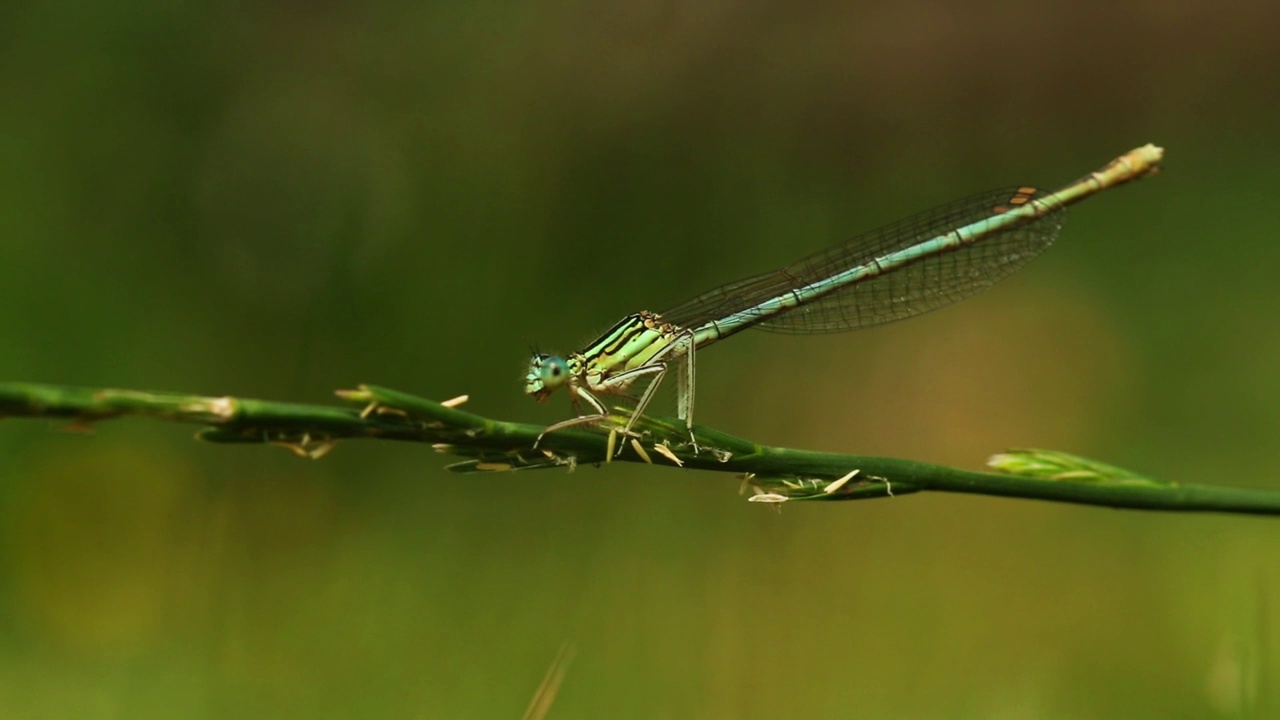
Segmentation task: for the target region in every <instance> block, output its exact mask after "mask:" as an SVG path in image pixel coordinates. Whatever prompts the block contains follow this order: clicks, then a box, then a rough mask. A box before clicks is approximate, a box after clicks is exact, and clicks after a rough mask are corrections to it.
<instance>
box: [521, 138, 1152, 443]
mask: <svg viewBox="0 0 1280 720" xmlns="http://www.w3.org/2000/svg"><path fill="white" fill-rule="evenodd" d="M1163 153H1164V151H1163V150H1162V149H1161V148H1158V147H1156V146H1155V145H1146V146H1143V147H1140V148H1137V149H1135V150H1131V151H1129V152H1128V153H1125V154H1124V155H1122V156H1120V157H1118V158H1116V159H1115V160H1112V161H1111V163H1110V164H1108V165H1107V166H1106V167H1104V168H1102V169H1101V170H1098V171H1097V172H1094V173H1090V174H1089V175H1086V176H1084V177H1082V178H1080V179H1079V180H1077V181H1075V182H1073V183H1071V184H1070V185H1067V186H1066V187H1063V188H1062V189H1060V190H1057V191H1054V192H1051V193H1044V192H1041V191H1040V190H1039V189H1037V188H1034V187H1026V186H1022V187H1015V188H1007V189H1004V190H995V191H992V192H988V193H983V194H981V195H975V196H973V197H971V198H968V199H966V200H960V201H958V202H954V203H951V204H949V205H943V206H941V207H938V208H935V209H933V210H930V211H928V212H925V213H922V214H920V215H917V216H915V217H912V218H909V219H907V220H903V221H901V222H897V223H894V224H892V225H887V226H885V227H882V228H880V229H879V230H873V231H871V232H869V233H866V234H865V235H861V236H859V237H856V238H853V239H852V240H848V241H846V242H842V243H840V244H838V245H834V246H832V247H829V248H827V249H826V250H822V251H820V252H817V253H815V254H813V255H810V256H809V257H806V258H804V259H802V260H799V261H797V262H795V263H793V264H791V265H788V266H786V267H784V268H782V269H781V270H775V271H773V272H769V273H765V274H763V275H756V276H754V277H749V278H746V279H744V280H738V281H736V282H731V283H729V284H728V285H724V286H722V287H719V288H716V289H714V290H709V291H707V292H705V293H703V294H702V295H699V296H697V297H695V298H693V299H692V300H689V301H688V302H686V303H684V304H682V305H679V306H677V307H675V308H673V309H671V310H668V311H666V312H662V313H653V312H649V311H647V310H646V311H641V312H639V313H636V314H634V315H628V316H627V317H625V318H623V319H622V321H621V322H619V323H618V324H617V325H614V326H613V327H612V328H610V329H609V331H608V332H606V333H605V334H604V335H602V336H600V338H599V339H598V340H596V341H595V342H594V343H592V344H591V345H590V346H588V347H587V348H586V349H584V350H582V351H581V352H576V353H570V354H569V355H568V356H567V357H560V356H556V355H546V354H542V353H536V352H535V353H534V355H533V358H532V360H530V362H529V374H528V376H527V377H526V378H525V392H526V393H528V394H530V395H532V396H534V397H535V398H536V399H538V400H539V401H542V400H545V399H546V398H547V397H548V396H549V395H550V394H551V393H552V392H554V391H555V390H556V389H558V388H560V387H561V386H566V387H568V389H569V399H570V401H571V402H572V404H573V408H574V411H575V413H576V414H577V417H574V418H571V419H569V420H564V421H562V422H558V423H555V424H554V425H551V426H549V427H547V429H546V430H544V431H543V435H545V434H546V433H549V432H553V431H556V430H561V429H564V428H567V427H572V426H575V425H588V424H595V423H599V422H601V421H602V420H604V419H606V418H607V417H608V416H609V412H608V409H607V408H606V407H605V405H604V402H603V401H602V400H601V399H600V397H599V396H601V395H625V394H626V391H627V390H628V388H629V387H630V386H631V385H632V384H633V383H635V382H636V381H637V380H640V379H642V378H647V379H648V380H649V384H648V386H647V387H646V388H645V389H644V392H643V393H642V394H641V395H640V397H639V399H638V400H637V401H636V404H635V409H634V410H633V411H632V413H631V417H630V419H629V420H628V421H627V424H626V427H625V429H624V430H623V432H624V433H630V432H631V428H632V426H633V425H634V424H635V422H636V420H637V418H639V417H640V415H641V414H642V413H643V412H644V411H645V408H647V407H648V406H649V402H650V401H651V400H652V399H653V396H654V393H655V391H657V389H658V386H659V385H660V384H661V383H662V380H663V378H664V377H665V376H666V374H667V370H668V369H669V368H672V367H674V368H675V370H676V378H677V381H678V382H677V393H676V396H677V400H676V406H677V407H676V412H677V415H678V416H679V417H680V418H681V419H682V420H684V421H685V424H686V426H687V427H688V429H689V430H690V436H691V437H692V430H693V396H694V371H695V367H696V366H695V363H694V356H695V354H696V351H698V350H701V349H702V348H704V347H706V346H708V345H710V344H711V343H713V342H716V341H717V340H722V339H724V338H726V337H729V336H730V335H732V334H734V333H736V332H738V331H740V330H746V329H747V328H759V329H761V330H770V331H773V332H780V333H822V332H836V331H840V330H852V329H856V328H864V327H870V326H872V325H880V324H883V323H887V322H893V321H894V320H901V319H903V318H908V317H911V316H913V315H919V314H920V313H923V312H927V311H929V310H933V309H935V308H939V307H942V306H943V305H947V304H950V303H953V302H955V301H957V300H961V299H963V298H966V297H969V296H970V295H973V294H975V293H977V292H978V291H980V290H983V289H985V288H988V287H990V286H991V285H994V284H995V283H996V282H997V281H998V280H1000V279H1001V278H1003V277H1006V276H1007V275H1009V274H1010V273H1012V272H1013V271H1015V270H1017V269H1018V268H1020V267H1022V266H1023V265H1026V264H1027V263H1028V262H1030V261H1031V259H1032V258H1034V257H1035V256H1037V255H1039V254H1040V253H1041V252H1042V251H1044V249H1045V248H1047V247H1048V246H1049V245H1050V244H1051V243H1052V242H1053V241H1054V239H1055V238H1057V237H1058V233H1059V231H1061V229H1062V223H1063V220H1064V219H1065V215H1066V212H1065V211H1066V207H1067V206H1068V205H1071V204H1073V203H1076V202H1079V201H1080V200H1083V199H1085V198H1087V197H1089V196H1091V195H1093V194H1095V193H1098V192H1101V191H1103V190H1106V189H1107V188H1110V187H1115V186H1117V185H1122V184H1124V183H1126V182H1129V181H1130V180H1136V179H1138V178H1141V177H1143V176H1145V175H1148V174H1151V173H1153V172H1155V171H1156V170H1157V168H1158V166H1159V164H1160V160H1161V157H1162V156H1163ZM584 404H585V406H586V411H585V412H584Z"/></svg>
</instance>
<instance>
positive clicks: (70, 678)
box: [0, 0, 1280, 718]
mask: <svg viewBox="0 0 1280 720" xmlns="http://www.w3.org/2000/svg"><path fill="white" fill-rule="evenodd" d="M1277 26H1280V6H1277V5H1276V4H1275V3H1268V2H1263V1H1261V0H1259V1H1258V2H1238V3H1232V2H1227V3H1170V2H1165V1H1164V0H1149V1H1147V2H1115V1H1114V0H1111V1H1106V2H1104V1H1102V0H1084V1H1080V0H1074V1H1072V2H1064V1H1053V2H1037V3H1023V2H1008V1H1006V2H975V3H942V2H911V1H906V2H903V1H899V2H884V3H847V2H815V3H794V4H793V3H769V2H749V3H733V2H706V1H701V0H695V1H693V2H684V3H676V2H662V1H655V0H634V1H633V2H628V3H612V4H591V3H571V2H544V3H526V4H511V3H496V2H484V1H483V0H482V1H480V2H472V3H410V2H371V3H364V4H355V3H348V4H344V3H302V2H266V3H256V4H254V3H249V4H245V3H235V4H200V3H184V2H181V1H173V0H169V1H166V0H122V1H119V2H113V3H105V2H99V3H93V2H87V3H60V2H42V1H39V0H11V1H10V2H8V3H5V5H4V6H3V8H2V9H0V158H3V164H2V165H0V218H2V220H0V222H2V225H3V233H2V235H0V338H2V341H3V346H2V348H3V352H0V378H3V379H4V380H23V381H40V382H51V383H65V384H75V385H100V386H112V387H131V388H153V389H165V390H179V391H190V392H198V393H207V394H236V395H243V396H250V397H254V396H258V397H268V398H273V399H282V400H299V401H328V400H331V399H332V398H331V395H330V393H331V391H332V389H334V388H339V387H350V386H353V385H354V384H356V383H359V382H372V383H377V384H382V385H387V386H391V387H396V388H400V389H403V390H405V391H409V392H413V393H417V394H421V395H426V396H429V397H435V398H441V399H443V398H446V397H452V396H454V395H457V394H460V393H469V394H470V395H471V398H472V399H471V404H470V405H469V408H470V409H473V410H474V411H476V412H481V413H484V414H488V415H492V416H494V417H501V418H509V419H518V420H524V421H530V422H551V421H553V420H555V419H559V418H563V417H565V416H566V415H567V413H568V412H569V408H568V404H567V402H566V401H565V400H564V399H563V398H557V402H552V403H548V404H547V405H544V406H539V405H536V404H534V403H532V402H530V401H529V400H528V399H527V398H526V397H524V396H523V395H522V393H521V376H522V374H523V371H524V363H525V361H526V356H527V351H528V347H529V345H531V344H533V343H537V344H539V345H540V346H542V347H543V348H550V349H566V350H567V349H573V348H576V347H578V346H580V345H582V344H584V343H585V342H586V341H588V340H590V339H592V338H593V337H594V336H595V334H596V333H597V332H599V331H601V330H603V329H604V328H606V327H608V326H609V325H611V324H612V323H613V322H615V321H616V320H617V319H618V318H619V317H620V316H622V315H624V314H626V313H628V312H632V311H634V310H637V309H641V308H650V309H654V310H661V309H662V308H663V307H666V306H669V305H674V304H676V303H677V302H679V301H682V300H684V299H685V298H686V297H688V296H690V295H691V294H693V293H697V292H700V291H702V290H705V289H707V288H709V287H711V286H712V285H715V284H719V283H721V282H725V281H729V280H732V279H735V278H737V277H740V276H743V275H748V274H753V273H755V272H759V271H762V270H767V269H772V268H773V267H775V266H778V265H781V264H783V263H785V262H787V261H790V260H793V259H795V258H797V257H799V256H801V255H803V254H806V253H808V252H809V251H812V250H815V249H818V248H821V247H823V246H825V245H827V244H829V243H832V242H835V241H837V240H840V239H843V238H845V237H848V236H850V235H852V234H854V233H856V232H858V231H860V230H866V229H869V228H872V227H875V226H878V225H880V224H883V223H886V222H889V221H893V220H896V219H898V218H900V217H903V216H906V215H909V214H911V213H914V212H916V211H920V210H924V209H927V208H928V207H930V206H932V205H935V204H939V203H942V202H946V201H950V200H953V199H956V198H958V197H962V196H965V195H968V194H970V193H973V192H976V191H980V190H985V189H988V188H991V187H999V186H1003V185H1009V184H1017V183H1031V184H1038V185H1046V186H1051V185H1057V184H1059V183H1064V182H1067V181H1070V180H1072V179H1074V178H1076V177H1078V176H1080V175H1082V174H1084V173H1085V172H1088V171H1090V170H1093V169H1094V168H1096V167H1099V166H1101V165H1102V164H1104V163H1105V162H1106V161H1108V160H1109V159H1110V158H1112V157H1114V156H1116V155H1118V154H1119V153H1121V152H1123V151H1126V150H1128V149H1129V148H1132V147H1135V146H1137V145H1140V144H1143V143H1146V142H1156V143H1158V144H1161V145H1163V146H1165V147H1166V148H1168V156H1167V162H1166V166H1165V171H1164V172H1162V173H1161V174H1160V175H1159V176H1157V177H1155V178H1152V179H1149V180H1144V181H1143V182H1141V183H1138V184H1135V185H1132V186H1127V187H1125V188H1122V189H1119V190H1116V191H1113V192H1109V193H1107V194H1105V195H1102V196H1099V197H1097V198H1095V199H1092V200H1090V201H1088V202H1087V203H1085V204H1083V205H1080V206H1077V208H1076V209H1075V210H1074V211H1073V212H1072V216H1071V218H1070V220H1069V222H1068V224H1067V228H1066V230H1065V232H1064V235H1063V237H1062V239H1061V240H1060V242H1059V243H1058V244H1057V245H1055V246H1054V247H1053V248H1051V249H1050V250H1049V252H1047V253H1046V254H1045V256H1044V257H1043V258H1041V259H1040V260H1038V261H1036V262H1035V263H1033V264H1032V265H1031V266H1030V267H1029V268H1028V269H1026V270H1024V271H1022V272H1021V273H1019V274H1018V275H1017V276H1015V277H1014V278H1013V279H1011V280H1009V281H1006V282H1005V283H1003V284H1001V285H1000V286H999V287H997V288H996V289H994V290H992V291H990V292H988V293H986V294H984V295H982V296H980V297H978V298H975V299H973V300H970V301H968V302H965V303H963V304H961V305H958V306H954V307H951V308H948V309H946V310H944V311H940V312H937V313H933V314H931V315H928V316H925V317H921V318H919V319H916V320H913V321H911V322H907V323H903V324H900V325H896V326H891V327H886V328H883V329H876V330H869V331H864V332H860V333H852V334H844V335H833V336H812V337H785V336H774V335H768V334H763V333H761V334H747V335H743V336H738V337H736V338H734V339H733V341H732V342H728V343H725V344H724V345H721V346H717V347H716V348H715V349H714V350H713V351H712V352H709V353H708V354H706V355H703V356H701V358H700V360H699V366H700V375H699V397H698V410H699V415H698V419H699V421H700V422H704V423H706V424H708V425H711V426H715V427H720V428H722V429H725V430H727V431H730V432H733V433H735V434H739V435H744V436H746V437H751V438H755V439H758V440H760V441H762V442H768V443H772V444H778V445H790V446H796V447H805V448H814V449H823V450H840V451H847V452H855V453H864V454H878V455H895V456H903V457H909V458H915V459H921V460H927V461H934V462H940V463H946V464H953V465H958V466H962V467H969V468H978V467H981V465H982V463H983V461H984V459H985V458H986V456H987V455H989V454H990V453H992V452H996V451H999V450H1002V449H1004V448H1006V447H1022V446H1035V447H1050V448H1056V449H1062V450H1067V451H1072V452H1077V453H1080V454H1084V455H1087V456H1090V457H1095V458H1098V459H1101V460H1105V461H1108V462H1113V463H1115V464H1118V465H1121V466H1127V467H1132V468H1134V469H1137V470H1140V471H1143V472H1147V473H1149V474H1151V475H1154V476H1157V477H1161V478H1165V479H1169V480H1179V481H1184V482H1201V483H1222V484H1236V485H1249V486H1262V487H1277V485H1278V483H1280V481H1278V480H1277V474H1276V466H1277V462H1278V461H1280V373H1278V372H1277V368H1278V367H1280V316H1278V315H1277V312H1276V308H1277V304H1276V300H1277V290H1276V288H1277V285H1276V283H1277V279H1276V278H1277V275H1278V274H1280V241H1278V240H1280V215H1278V214H1277V211H1276V197H1277V195H1278V193H1280V162H1278V160H1280V125H1278V124H1277V117H1280V115H1278V112H1280V72H1277V68H1278V67H1280V44H1278V43H1276V41H1275V28H1276V27H1277ZM666 409H667V410H668V411H670V409H671V408H670V406H667V408H666ZM444 462H446V460H445V459H444V458H442V457H441V456H439V455H436V454H435V453H433V452H431V450H430V449H429V448H425V447H417V446H410V445H397V444H375V443H347V444H345V445H342V446H340V447H339V448H338V449H337V450H336V451H335V452H334V453H332V454H331V455H330V456H329V457H327V458H325V459H324V460H323V461H321V462H307V461H302V460H299V459H297V458H295V457H293V456H291V455H289V454H288V453H285V452H283V451H281V450H278V449H274V448H256V447H224V446H214V445H206V444H200V443H196V442H193V441H192V440H191V428H189V427H178V426H169V425H165V424H160V423H148V422H139V421H130V422H120V423H111V424H106V425H102V426H100V427H99V428H98V432H97V433H96V434H95V435H93V436H85V435H81V434H74V433H67V432H61V431H59V429H58V428H57V427H56V426H54V425H50V424H45V423H41V422H28V421H16V420H11V421H9V422H5V423H2V424H0V717H5V718H9V717H12V718H66V717H74V718H122V717H128V718H148V717H156V718H175V717H182V718H222V717H316V718H353V717H362V718H363V717H386V718H515V717H520V715H521V714H522V713H523V711H524V709H525V706H526V704H527V703H528V702H529V700H530V698H531V697H532V696H533V693H534V691H535V688H536V687H537V686H538V684H539V682H540V681H541V679H542V677H543V674H544V672H545V671H546V669H547V667H548V666H549V665H550V664H551V661H552V658H553V657H554V656H555V654H556V652H557V649H558V648H559V647H560V646H561V645H562V644H563V643H565V642H572V643H573V646H574V647H575V649H576V656H575V659H574V661H573V663H572V664H571V665H570V666H569V668H568V672H567V675H566V678H565V681H564V684H563V686H562V688H561V691H560V693H559V695H558V696H557V697H556V699H555V703H554V704H553V706H552V709H551V712H550V714H549V716H548V717H550V718H600V717H620V718H788V717H797V718H800V717H803V718H852V717H865V718H873V717H883V718H1032V717H1055V718H1132V717H1160V718H1167V717H1185V718H1191V717H1212V718H1218V717H1221V718H1231V717H1272V716H1274V715H1273V714H1274V713H1277V712H1280V691H1277V690H1276V689H1275V684H1276V680H1277V679H1280V657H1277V653H1276V648H1277V647H1280V645H1277V641H1278V640H1280V630H1277V628H1276V620H1275V617H1276V611H1277V609H1280V604H1278V601H1277V597H1278V593H1280V578H1277V574H1276V571H1275V567H1276V561H1277V557H1278V555H1277V551H1278V550H1280V525H1277V524H1276V523H1275V521H1269V520H1265V519H1256V518H1245V517H1227V516H1189V515H1188V516H1180V515H1174V514H1144V513H1138V512H1114V511H1108V510H1104V509H1098V508H1087V507H1072V506H1065V505H1055V504H1047V503H1036V502H1024V501H1013V500H1000V499H991V498H977V497H963V496H927V495H917V496H912V497H904V498H899V499H896V500H892V501H876V502H865V503H850V504H837V505H807V506H789V507H787V508H786V510H785V512H782V513H780V514H777V513H773V512H770V511H768V510H767V509H763V508H762V507H761V506H758V505H750V504H748V503H746V502H744V501H743V499H742V498H741V497H739V495H738V494H737V486H738V481H737V480H736V479H734V478H731V477H727V476H721V475H716V474H710V473H699V472H679V471H674V470H668V469H662V468H647V467H639V466H630V465H628V466H613V467H608V468H604V469H595V468H581V469H579V470H578V471H576V472H574V473H571V474H570V473H563V472H539V473H526V474H508V475H488V476H473V477H459V476H454V475H450V474H448V473H445V472H444V471H443V470H441V466H442V465H443V463H444Z"/></svg>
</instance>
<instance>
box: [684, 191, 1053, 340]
mask: <svg viewBox="0 0 1280 720" xmlns="http://www.w3.org/2000/svg"><path fill="white" fill-rule="evenodd" d="M1041 196H1043V193H1041V192H1040V191H1038V190H1036V189H1034V188H1029V187H1018V188H1008V189H1004V190H993V191H991V192H987V193H983V194H981V195H975V196H973V197H971V198H967V199H965V200H960V201H957V202H954V203H951V204H948V205H943V206H941V207H937V208H934V209H933V210H929V211H926V212H923V213H921V214H919V215H916V216H915V217H911V218H908V219H906V220H902V221H899V222H896V223H893V224H891V225H886V226H884V227H882V228H880V229H878V230H873V231H871V232H869V233H866V234H864V235H860V236H858V237H855V238H853V239H851V240H848V241H845V242H843V243H840V244H838V245H834V246H832V247H829V248H827V249H825V250H822V251H820V252H817V253H814V254H813V255H810V256H808V257H806V258H803V259H801V260H799V261H797V262H795V263H792V264H791V265H788V266H786V267H784V268H782V269H781V270H775V271H773V272H769V273H765V274H763V275H756V276H754V277H750V278H745V279H743V280H737V281H735V282H731V283H729V284H727V285H724V286H721V287H719V288H716V289H715V290H710V291H708V292H706V293H703V294H702V295H699V296H698V297H696V298H693V299H692V300H689V301H688V302H686V303H684V304H682V305H679V306H678V307H675V308H673V309H671V310H668V311H667V312H664V313H662V317H663V318H664V319H665V320H667V321H669V322H673V323H675V324H677V325H680V326H682V327H697V326H699V325H702V324H703V323H706V322H709V321H712V320H718V319H721V318H724V317H727V316H729V315H733V314H735V313H740V312H748V311H749V310H750V309H751V308H753V307H755V306H757V305H759V304H760V303H762V302H764V301H766V300H769V299H772V298H776V297H780V296H783V295H786V294H787V293H788V292H789V291H790V290H793V289H798V288H803V287H806V286H813V285H819V284H821V283H823V282H824V281H826V280H827V279H829V278H831V277H832V276H835V275H838V274H839V273H842V272H844V271H846V270H849V269H850V268H855V267H859V266H862V265H869V264H871V263H872V262H873V261H875V260H877V259H878V258H883V257H885V256H886V255H889V254H891V253H895V252H897V251H900V250H904V249H906V248H910V247H912V246H914V245H918V244H920V243H922V242H925V241H927V240H929V239H932V238H936V237H939V236H942V235H946V234H947V233H949V232H951V231H952V230H955V229H957V228H961V227H964V226H966V225H969V224H971V223H975V222H978V221H980V220H983V219H984V218H989V217H992V216H993V215H997V214H1000V213H1003V212H1007V211H1008V210H1010V209H1011V208H1013V207H1015V206H1017V205H1021V204H1026V203H1027V202H1030V201H1031V200H1033V199H1034V198H1037V197H1041ZM1064 210H1065V207H1064V206H1063V205H1061V204H1059V205H1058V206H1057V207H1056V209H1054V210H1052V211H1050V212H1047V213H1045V214H1043V215H1040V216H1038V217H1034V218H1029V219H1028V221H1027V222H1025V223H1020V224H1017V225H1011V226H1010V227H1007V228H1005V229H1003V230H1000V231H997V232H994V233H992V234H991V235H988V236H987V237H984V238H982V239H981V240H978V241H977V242H974V243H972V244H965V245H961V246H959V247H957V248H954V249H951V250H948V251H945V252H941V253H934V254H930V255H922V256H921V257H920V258H919V259H916V260H915V261H913V262H910V263H907V264H905V265H902V266H900V267H897V268H896V269H894V270H892V271H890V272H885V273H883V274H880V275H876V276H874V277H870V278H868V279H866V280H863V281H860V282H854V283H851V284H849V285H846V286H844V287H842V288H840V289H838V290H835V291H833V292H830V293H828V294H825V295H822V296H821V297H819V298H818V299H816V300H813V301H811V302H809V303H806V304H802V305H800V306H798V307H794V308H790V309H788V310H786V311H784V312H781V313H775V314H772V315H769V314H765V313H761V318H760V320H759V322H756V323H754V324H751V323H748V325H750V326H753V327H756V328H759V329H762V330H769V331H773V332H782V333H823V332H837V331H841V330H852V329H855V328H863V327H869V326H872V325H880V324H883V323H888V322H893V321H895V320H901V319H903V318H908V317H911V316H913V315H919V314H920V313H924V312H928V311H930V310H934V309H937V308H940V307H942V306H944V305H948V304H950V303H953V302H956V301H957V300H962V299H964V298H966V297H969V296H971V295H973V294H975V293H977V292H979V291H981V290H984V289H986V288H988V287H991V286H992V285H994V284H995V283H996V282H998V281H999V280H1000V279H1002V278H1004V277H1006V276H1008V275H1009V274H1010V273H1012V272H1014V271H1015V270H1017V269H1018V268H1021V267H1022V266H1024V265H1026V264H1027V263H1028V262H1030V261H1031V259H1032V258H1034V257H1035V256H1037V255H1039V254H1040V253H1041V252H1043V251H1044V249H1045V248H1047V247H1049V245H1050V244H1052V243H1053V241H1054V239H1055V238H1057V237H1058V233H1059V232H1060V231H1061V230H1062V223H1063V221H1064V220H1065V219H1066V213H1065V212H1064Z"/></svg>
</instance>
